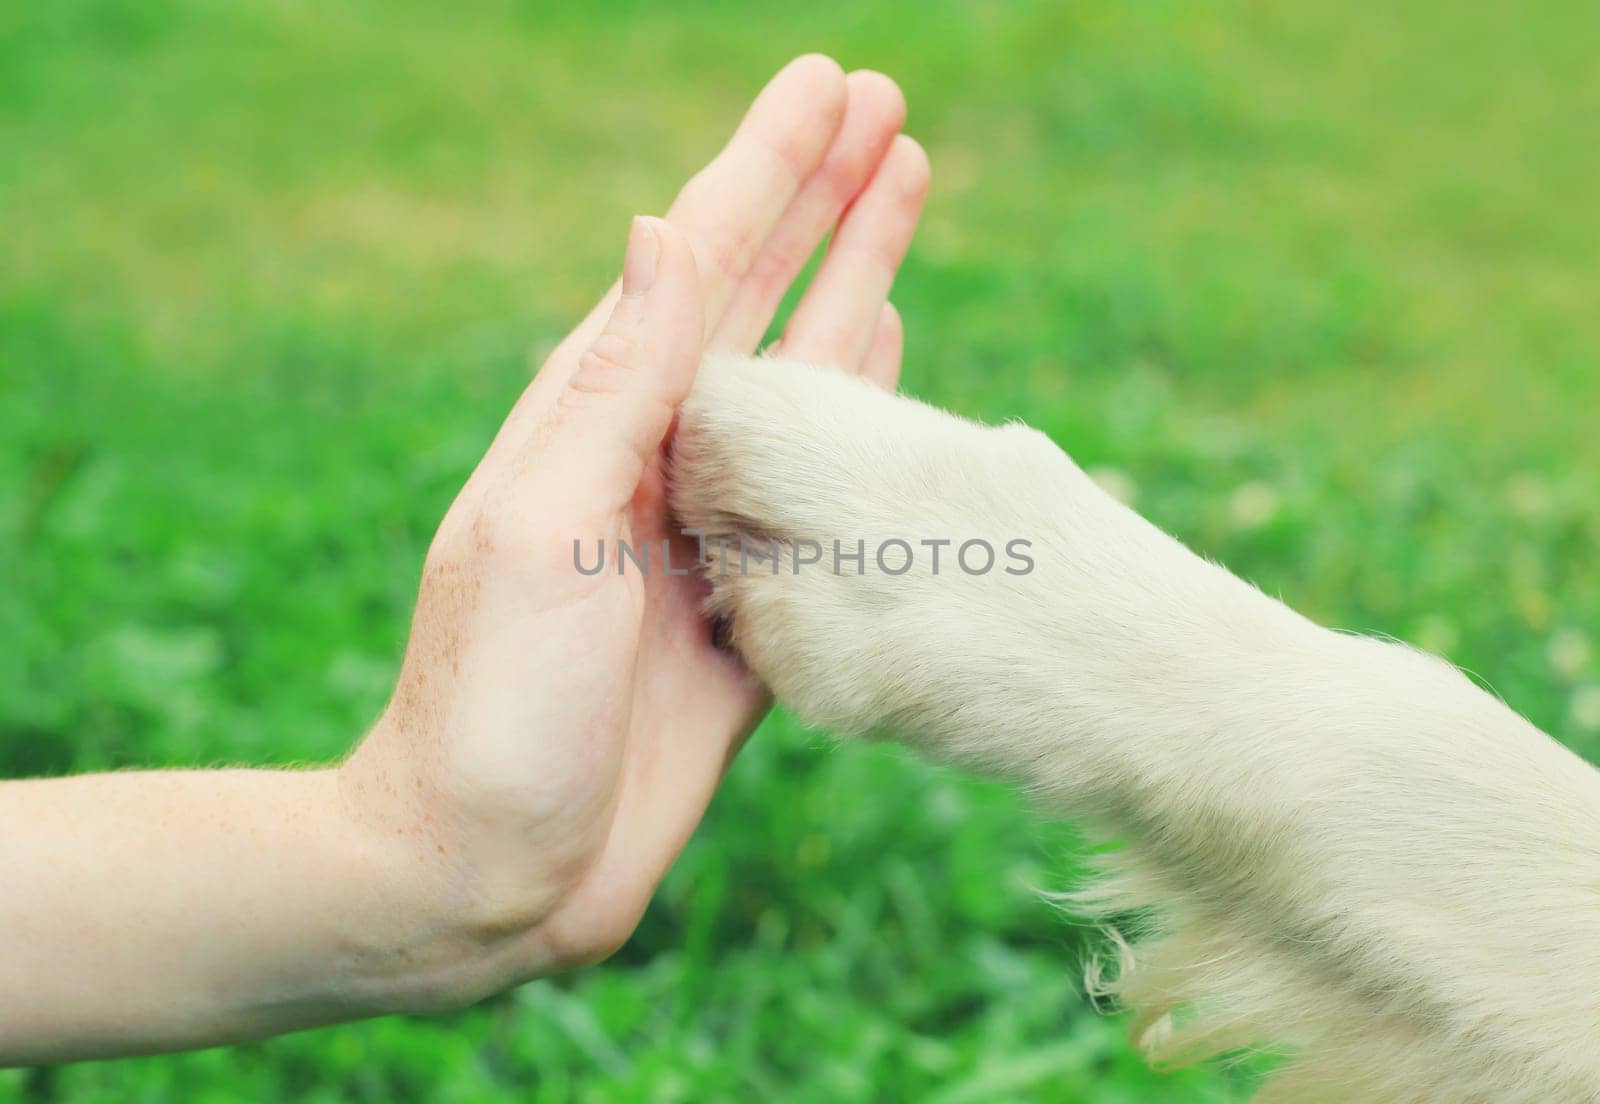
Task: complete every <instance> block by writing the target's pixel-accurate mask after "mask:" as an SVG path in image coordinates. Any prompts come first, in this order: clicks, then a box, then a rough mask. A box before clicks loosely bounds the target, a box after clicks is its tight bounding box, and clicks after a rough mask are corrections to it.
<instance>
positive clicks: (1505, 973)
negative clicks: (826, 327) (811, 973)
mask: <svg viewBox="0 0 1600 1104" xmlns="http://www.w3.org/2000/svg"><path fill="white" fill-rule="evenodd" d="M672 475H673V496H674V498H673V502H674V507H675V509H676V511H677V512H678V515H679V517H680V518H681V519H682V520H683V522H684V523H685V524H687V525H689V526H691V527H693V528H695V529H697V530H700V531H702V532H704V533H705V534H707V535H708V538H707V539H708V542H709V543H708V548H709V549H710V550H711V558H712V561H713V562H712V563H711V564H710V566H709V568H708V572H707V573H708V576H709V578H710V581H711V588H712V598H711V602H712V606H713V608H714V610H715V611H716V612H717V613H718V614H719V615H721V616H724V617H726V618H727V619H728V620H729V622H730V623H731V626H732V639H733V642H734V644H735V646H736V647H737V648H738V650H739V652H740V653H741V654H742V655H743V657H744V658H745V660H746V662H747V663H748V664H749V665H750V667H751V668H752V669H753V670H754V671H755V672H756V673H757V674H758V675H759V676H760V677H761V678H762V679H764V680H765V681H766V682H767V683H768V685H769V686H771V688H772V689H773V691H774V692H775V693H776V694H777V696H778V697H779V698H780V699H781V700H783V701H784V702H785V703H786V704H788V705H789V706H790V707H791V708H792V709H793V710H794V711H795V712H796V713H797V714H798V715H799V716H800V717H801V718H802V719H803V720H805V721H807V722H809V723H812V724H815V725H817V726H820V727H824V728H828V729H831V730H833V731H835V732H837V733H840V734H869V733H880V734H884V735H888V736H892V737H893V738H896V739H900V740H903V741H905V742H907V743H908V744H911V745H912V746H915V747H918V748H920V749H922V750H923V751H925V752H926V753H928V754H930V755H933V756H935V757H938V758H940V759H943V760H945V761H948V762H953V763H956V764H959V765H962V766H964V767H967V768H970V769H976V770H980V771H983V772H986V773H991V774H997V775H1000V776H1004V777H1008V778H1011V779H1013V780H1015V781H1017V782H1019V783H1021V784H1023V785H1024V786H1026V787H1028V788H1029V789H1030V791H1032V792H1034V793H1036V794H1037V795H1039V796H1040V798H1041V799H1042V800H1043V801H1044V802H1045V803H1047V804H1048V805H1050V806H1051V807H1053V808H1055V809H1056V810H1058V811H1061V812H1065V813H1068V814H1071V815H1074V816H1082V817H1087V818H1090V819H1091V821H1093V822H1096V823H1099V824H1102V825H1105V826H1106V827H1107V828H1108V829H1109V830H1111V831H1114V832H1116V833H1117V834H1118V835H1119V836H1125V837H1126V838H1128V839H1129V840H1130V841H1131V844H1130V846H1129V848H1127V849H1125V850H1124V851H1123V852H1121V853H1120V854H1119V856H1118V857H1117V858H1116V859H1115V860H1114V861H1113V863H1112V869H1111V870H1109V871H1108V872H1107V875H1106V877H1105V878H1104V879H1103V880H1101V881H1099V882H1097V883H1095V884H1093V885H1091V886H1089V887H1087V888H1085V889H1084V890H1082V891H1081V892H1079V893H1077V894H1075V895H1073V897H1072V899H1073V900H1074V901H1076V903H1077V904H1078V905H1079V906H1080V907H1081V908H1083V909H1084V910H1086V911H1088V912H1089V913H1091V914H1092V915H1098V916H1103V917H1112V916H1122V915H1126V914H1128V913H1130V912H1131V911H1140V912H1143V913H1145V914H1148V915H1150V916H1151V919H1150V920H1148V921H1147V922H1146V923H1144V924H1143V926H1142V927H1141V928H1140V929H1139V930H1138V931H1136V932H1134V933H1132V934H1133V935H1134V936H1135V937H1136V938H1135V939H1134V940H1133V942H1132V943H1131V945H1129V944H1128V943H1126V942H1124V943H1122V944H1120V945H1121V946H1123V947H1125V948H1127V949H1126V952H1125V953H1124V954H1122V955H1121V956H1120V961H1119V963H1118V964H1117V966H1116V968H1115V969H1114V971H1112V972H1109V973H1106V974H1102V973H1098V972H1092V973H1091V978H1090V981H1091V984H1092V985H1093V986H1095V987H1097V988H1098V989H1100V990H1101V991H1103V992H1106V993H1109V994H1111V995H1113V996H1115V997H1116V998H1118V999H1119V1000H1120V1001H1121V1002H1122V1003H1123V1004H1125V1005H1127V1006H1129V1007H1131V1008H1133V1009H1134V1011H1135V1013H1136V1015H1135V1020H1134V1024H1135V1027H1134V1031H1135V1038H1136V1041H1137V1042H1138V1043H1139V1045H1140V1046H1141V1047H1142V1048H1143V1049H1144V1050H1145V1051H1146V1053H1147V1054H1148V1055H1149V1056H1150V1057H1151V1058H1152V1059H1159V1060H1162V1061H1174V1060H1187V1059H1190V1058H1198V1057H1204V1056H1207V1055H1210V1054H1215V1053H1218V1052H1221V1051H1227V1050H1232V1049H1236V1048H1241V1047H1247V1046H1249V1047H1260V1046H1282V1047H1285V1048H1287V1049H1288V1050H1289V1051H1290V1052H1291V1054H1292V1055H1293V1057H1292V1059H1291V1060H1290V1062H1289V1063H1288V1064H1287V1066H1286V1067H1285V1068H1284V1069H1283V1070H1282V1071H1280V1072H1279V1073H1278V1074H1277V1075H1276V1076H1275V1077H1274V1078H1273V1079H1272V1080H1271V1081H1270V1082H1269V1084H1268V1085H1267V1087H1266V1088H1265V1089H1264V1090H1263V1094H1262V1098H1263V1099H1271V1100H1284V1101H1289V1100H1293V1101H1330V1102H1331V1101H1339V1102H1351V1101H1370V1102H1373V1104H1377V1102H1383V1104H1395V1102H1402V1101H1417V1102H1422V1101H1427V1102H1435V1101H1437V1102H1445V1101H1449V1102H1452V1104H1456V1102H1461V1101H1480V1100H1481V1101H1495V1102H1522V1101H1528V1102H1532V1101H1552V1100H1562V1101H1568V1100H1571V1101H1600V1047H1596V1046H1595V1045H1594V1042H1593V1038H1594V1035H1595V1031H1596V1029H1597V1028H1600V780H1597V779H1600V776H1597V775H1596V773H1595V772H1594V771H1593V770H1592V769H1591V768H1590V767H1589V766H1588V765H1587V764H1585V763H1584V762H1582V761H1581V760H1580V759H1578V758H1577V757H1576V756H1574V755H1572V754H1571V753H1570V752H1568V751H1567V750H1566V749H1564V748H1562V747H1561V746H1560V745H1558V744H1557V743H1555V742H1554V741H1552V740H1550V739H1549V738H1548V737H1546V736H1545V735H1544V734H1542V733H1540V732H1538V731H1537V730H1536V729H1534V728H1533V727H1532V726H1530V725H1528V724H1527V723H1526V722H1525V721H1523V720H1522V719H1521V718H1520V717H1518V716H1516V715H1515V714H1514V713H1512V712H1511V711H1510V710H1509V709H1507V708H1505V707H1504V706H1503V705H1502V704H1501V703H1499V702H1498V701H1496V700H1494V699H1493V698H1491V697H1489V696H1488V695H1486V694H1484V693H1482V692H1481V691H1479V690H1478V689H1476V688H1475V687H1473V686H1472V685H1471V684H1470V683H1469V682H1468V681H1467V680H1466V679H1465V678H1463V677H1462V676H1461V675H1460V674H1459V673H1458V672H1456V671H1455V670H1454V669H1453V668H1451V667H1450V666H1449V665H1448V664H1445V663H1442V662H1440V661H1438V660H1437V659H1434V658H1432V657H1429V656H1425V655H1422V654H1420V653H1417V652H1415V651H1412V650H1410V649H1407V648H1405V647H1402V646H1399V645H1394V644H1389V643H1384V642H1380V641H1375V640H1369V639H1364V638H1359V637H1352V636H1347V635H1343V634H1339V633H1335V632H1332V631H1329V630H1326V629H1323V628H1320V627H1318V626H1316V625H1314V624H1312V623H1311V622H1309V621H1307V620H1305V619H1304V618H1302V617H1300V616H1299V615H1297V614H1295V613H1294V612H1293V611H1291V610H1289V609H1288V608H1286V607H1285V606H1283V605H1281V604H1280V603H1278V602H1276V601H1274V600H1272V599H1269V598H1267V597H1266V596H1265V595H1263V594H1261V593H1260V592H1259V591H1257V590H1255V589H1254V588H1252V587H1250V586H1249V585H1247V584H1245V583H1243V582H1242V581H1240V580H1239V579H1237V578H1236V577H1234V576H1232V575H1230V574H1229V573H1228V572H1226V571H1224V570H1223V569H1221V568H1219V567H1217V566H1216V565H1214V564H1211V563H1208V562H1206V561H1205V560H1203V559H1201V558H1199V557H1197V556H1195V555H1194V554H1192V553H1191V552H1189V551H1188V550H1187V549H1186V548H1184V547H1183V546H1182V545H1181V544H1179V543H1178V542H1177V541H1175V540H1173V539H1172V538H1170V537H1169V536H1167V535H1166V534H1164V533H1162V532H1160V531H1159V530H1158V529H1156V528H1155V527H1154V526H1152V525H1150V524H1149V523H1148V522H1146V521H1144V520H1143V519H1142V518H1140V517H1139V516H1138V515H1136V514H1134V513H1133V512H1132V511H1130V510H1128V509H1126V508H1125V507H1123V506H1122V505H1120V504H1119V503H1117V502H1116V501H1115V500H1113V499H1111V498H1110V497H1109V496H1107V495H1105V494H1104V493H1103V492H1101V491H1100V490H1099V489H1098V488H1097V487H1096V486H1095V485H1094V483H1093V482H1092V481H1091V480H1089V479H1088V478H1087V477H1086V476H1085V475H1084V474H1083V473H1082V472H1081V471H1080V470H1079V469H1078V468H1077V466H1076V465H1075V464H1073V462H1072V461H1071V460H1070V459H1069V458H1068V457H1067V456H1066V454H1064V453H1063V452H1061V451H1060V449H1058V448H1057V447H1056V446H1055V445H1054V444H1052V443H1051V442H1050V441H1049V440H1048V439H1047V438H1045V437H1044V436H1043V435H1042V434H1039V433H1037V432H1035V431H1033V430H1029V429H1026V428H1024V427H1020V426H1003V427H986V426H980V425H976V424H974V423H971V422H967V421H963V420H961V419H959V418H956V417H953V416H951V415H949V414H946V413H943V412H941V411H938V410H934V409H932V408H930V407H928V406H925V405H922V404H919V403H916V402H913V401H911V400H908V399H904V398H899V397H895V396H892V395H889V394H887V393H885V392H882V391H880V390H878V389H876V388H874V387H872V386H871V385H869V384H866V383H862V382H860V381H858V380H854V379H851V378H849V377H847V376H845V375H844V374H842V373H839V372H836V371H833V370H830V369H826V368H816V367H808V366H804V365H797V364H790V363H784V362H779V361H773V360H760V359H758V360H746V359H718V358H712V359H710V360H708V361H707V363H706V364H705V365H704V367H703V369H702V372H701V376H700V378H699V381H698V383H697V384H696V387H695V390H694V392H693V393H692V395H691V396H690V398H689V400H688V402H687V403H686V404H685V407H684V409H683V414H682V418H681V422H680V427H679V430H678V433H677V436H676V438H675V443H674V457H673V470H672ZM719 547H722V548H725V551H723V552H721V553H720V555H719V552H718V549H719ZM774 549H776V553H777V556H776V561H775V562H770V561H769V560H767V559H766V558H764V557H767V556H770V555H771V554H772V552H773V550H774ZM985 549H987V550H988V551H987V552H986V551H985ZM751 550H755V551H756V552H757V553H758V555H759V556H760V557H763V558H754V557H752V556H751V555H750V551H751ZM741 568H742V570H741Z"/></svg>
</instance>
